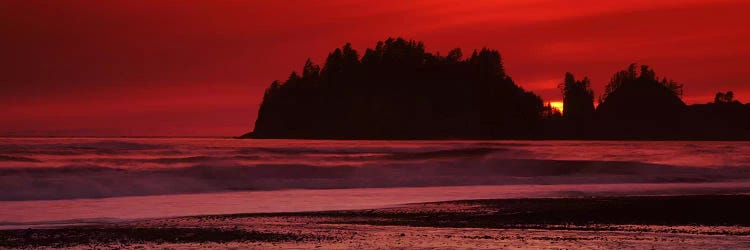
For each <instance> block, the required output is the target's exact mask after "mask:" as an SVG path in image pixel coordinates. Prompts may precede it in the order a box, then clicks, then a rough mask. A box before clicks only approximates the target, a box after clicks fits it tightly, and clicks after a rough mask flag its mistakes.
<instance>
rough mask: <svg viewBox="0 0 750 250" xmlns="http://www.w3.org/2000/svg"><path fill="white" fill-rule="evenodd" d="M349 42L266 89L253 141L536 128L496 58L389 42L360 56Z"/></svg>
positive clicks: (520, 133)
mask: <svg viewBox="0 0 750 250" xmlns="http://www.w3.org/2000/svg"><path fill="white" fill-rule="evenodd" d="M358 55H359V54H358V53H357V51H355V50H354V49H352V47H351V44H346V45H344V46H343V47H342V48H337V49H335V50H334V51H333V52H331V53H330V54H329V55H328V57H327V59H326V62H325V64H323V65H324V66H323V68H322V69H321V68H320V67H318V66H316V65H315V64H313V63H312V62H311V61H310V60H308V61H307V62H306V63H305V65H304V67H303V70H302V75H301V76H300V75H298V74H296V73H294V72H293V73H292V74H291V75H290V77H289V78H288V79H287V80H286V81H285V82H283V83H281V82H274V83H272V84H271V86H270V87H269V88H268V89H267V90H266V93H265V96H264V99H263V103H262V104H261V108H260V111H259V114H258V119H257V120H256V125H255V131H254V132H253V133H252V136H253V137H257V138H402V139H408V138H523V137H528V136H532V135H533V134H534V132H535V131H536V130H537V129H538V128H539V126H540V124H541V119H542V117H541V116H542V113H543V109H544V105H543V103H542V101H541V98H539V97H538V96H536V95H535V94H533V93H531V92H527V91H525V90H523V89H522V88H520V87H518V86H517V85H516V84H515V83H514V82H513V80H512V79H511V78H510V77H509V76H507V74H506V73H505V69H504V67H503V63H502V59H501V56H500V53H499V52H497V51H494V50H490V49H486V48H485V49H481V50H479V51H474V52H473V53H472V55H471V57H469V58H466V59H463V55H462V52H461V50H460V49H454V50H451V51H450V52H449V53H448V55H447V56H445V57H444V56H440V55H439V54H435V55H433V54H431V53H427V52H426V51H425V48H424V44H423V43H421V42H417V41H413V40H405V39H402V38H389V39H387V40H385V41H381V42H378V43H377V44H376V46H375V48H371V49H367V50H366V51H365V53H364V55H363V56H362V58H361V59H360V58H359V56H358Z"/></svg>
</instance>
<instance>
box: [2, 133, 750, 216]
mask: <svg viewBox="0 0 750 250" xmlns="http://www.w3.org/2000/svg"><path fill="white" fill-rule="evenodd" d="M737 193H750V142H709V141H696V142H691V141H340V140H335V141H326V140H237V139H226V138H0V228H26V227H46V226H51V225H69V224H88V223H107V222H121V221H128V220H137V219H148V218H162V217H175V216H189V215H206V214H229V213H265V212H296V211H322V210H342V209H366V208H382V207H390V206H398V205H401V204H408V203H417V202H432V201H447V200H462V199H493V198H536V197H588V196H610V195H611V196H614V195H617V196H621V195H673V194H737Z"/></svg>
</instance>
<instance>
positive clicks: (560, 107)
mask: <svg viewBox="0 0 750 250" xmlns="http://www.w3.org/2000/svg"><path fill="white" fill-rule="evenodd" d="M549 105H550V106H551V107H552V108H553V109H556V110H558V111H560V113H562V112H563V102H561V101H554V102H549Z"/></svg>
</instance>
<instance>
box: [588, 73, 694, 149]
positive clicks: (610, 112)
mask: <svg viewBox="0 0 750 250" xmlns="http://www.w3.org/2000/svg"><path fill="white" fill-rule="evenodd" d="M636 68H637V65H635V64H631V65H630V66H629V67H628V68H627V69H626V70H622V71H619V72H617V73H615V74H614V75H613V76H612V79H611V80H610V82H609V84H607V86H606V87H605V90H604V94H603V95H602V97H601V98H600V104H599V106H598V107H597V109H596V116H597V119H598V125H599V127H598V130H599V131H598V133H599V134H600V135H606V136H607V137H611V138H628V139H651V138H674V137H678V136H679V132H680V130H681V129H680V117H681V114H682V112H683V111H684V109H685V103H683V102H682V100H681V99H680V96H681V95H682V85H680V84H677V83H676V82H674V81H672V80H667V79H666V78H662V80H659V79H658V77H657V76H656V73H655V72H654V71H653V70H652V69H650V68H649V67H648V66H646V65H643V66H641V69H640V71H636Z"/></svg>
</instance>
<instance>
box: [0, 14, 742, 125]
mask: <svg viewBox="0 0 750 250" xmlns="http://www.w3.org/2000/svg"><path fill="white" fill-rule="evenodd" d="M188 3H190V4H188ZM748 10H750V1H747V0H734V1H716V0H679V1H674V0H666V1H652V0H647V1H640V0H636V1H601V0H582V1H575V2H571V1H545V0H533V1H488V0H487V1H485V0H474V1H461V0H425V1H403V0H399V1H396V0H385V1H384V0H377V1H350V0H325V1H271V0H269V1H124V0H123V1H72V0H71V1H26V0H18V1H15V0H4V1H2V2H0V34H2V37H1V38H0V113H2V114H3V115H2V116H0V135H55V136H67V135H75V136H108V135H122V136H137V135H148V136H154V135H167V136H177V135H188V136H206V135H218V136H230V135H239V134H242V133H244V132H247V131H250V130H251V129H252V124H253V123H254V120H255V116H256V113H257V110H258V106H259V104H260V102H261V98H262V93H263V90H264V89H265V88H266V87H267V86H268V85H269V84H270V83H271V81H273V80H276V79H285V78H286V77H287V76H288V74H289V72H290V71H291V70H299V69H300V68H301V67H302V65H303V63H304V61H305V60H306V59H307V58H308V57H309V58H312V59H313V60H314V61H315V62H317V63H322V60H323V58H324V57H325V56H326V55H327V53H328V52H330V51H331V50H333V49H334V48H336V47H339V46H341V45H343V44H344V43H346V42H351V43H352V44H353V45H354V47H355V48H356V49H358V50H360V52H363V51H364V49H365V48H366V47H373V46H374V44H375V42H376V41H378V40H383V39H386V38H388V37H396V36H402V37H405V38H411V39H416V40H421V41H424V42H425V44H426V46H427V49H428V50H429V51H440V52H442V53H443V54H445V53H447V51H448V50H450V49H451V48H454V47H461V48H463V49H464V54H469V53H470V50H471V49H474V48H482V47H489V48H494V49H498V50H500V52H501V53H502V55H503V57H504V60H505V65H506V69H507V71H508V73H509V74H510V75H511V76H512V77H513V79H514V80H515V81H516V83H518V84H519V85H521V86H522V87H524V88H525V89H528V90H532V91H534V92H536V93H537V94H539V95H541V96H542V97H543V98H544V99H545V100H559V99H560V98H561V97H560V93H559V90H557V88H556V87H557V84H558V82H560V81H562V79H563V76H564V73H565V72H566V71H571V72H573V73H574V74H576V76H577V77H582V76H584V75H587V76H589V77H590V78H591V79H592V83H593V85H594V91H595V95H596V96H598V95H600V94H601V92H602V90H603V88H604V85H605V84H606V82H607V81H608V80H609V77H610V76H611V75H612V74H613V73H614V72H615V71H617V70H620V69H623V68H625V67H626V66H627V65H628V64H630V63H633V62H637V63H642V64H648V65H651V66H652V67H653V68H655V70H656V72H657V73H658V74H659V75H662V76H667V77H669V78H672V79H674V80H676V81H678V82H680V83H684V84H685V95H684V98H683V99H684V100H685V101H686V102H687V103H704V102H708V101H710V100H712V98H713V95H714V94H715V93H716V92H717V91H726V90H734V91H735V96H736V97H737V98H738V99H739V100H740V101H743V102H747V101H750V74H748V68H750V67H749V66H750V60H749V59H750V46H749V45H748V44H750V28H748V26H750V18H748V14H747V11H748Z"/></svg>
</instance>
